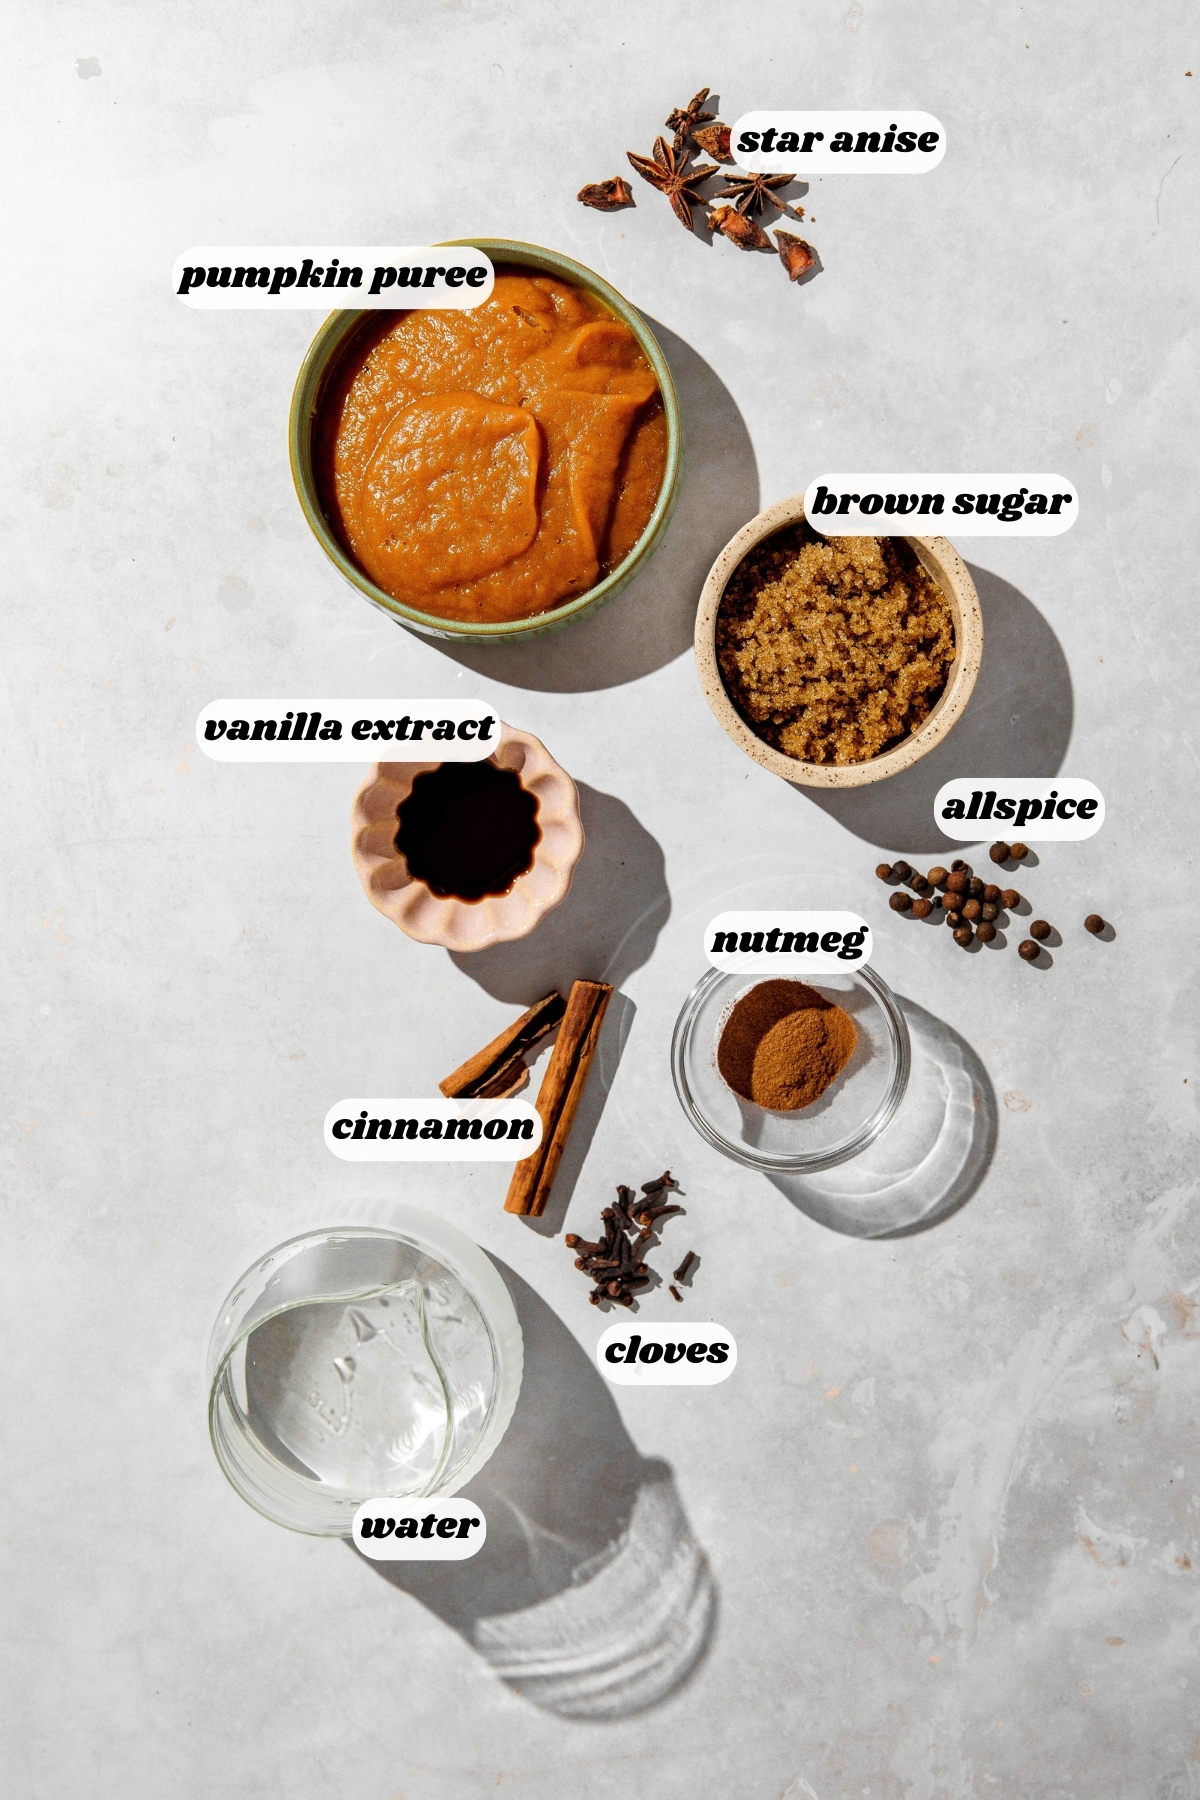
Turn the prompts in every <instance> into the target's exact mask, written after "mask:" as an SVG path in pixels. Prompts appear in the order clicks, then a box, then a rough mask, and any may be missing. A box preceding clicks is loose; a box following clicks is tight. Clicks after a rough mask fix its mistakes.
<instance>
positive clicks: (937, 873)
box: [929, 863, 950, 888]
mask: <svg viewBox="0 0 1200 1800" xmlns="http://www.w3.org/2000/svg"><path fill="white" fill-rule="evenodd" d="M949 873H950V871H949V869H943V867H942V865H941V863H939V864H938V866H937V868H936V869H930V871H929V881H930V884H931V885H932V886H933V887H939V888H944V887H945V885H946V877H947V876H948V875H949Z"/></svg>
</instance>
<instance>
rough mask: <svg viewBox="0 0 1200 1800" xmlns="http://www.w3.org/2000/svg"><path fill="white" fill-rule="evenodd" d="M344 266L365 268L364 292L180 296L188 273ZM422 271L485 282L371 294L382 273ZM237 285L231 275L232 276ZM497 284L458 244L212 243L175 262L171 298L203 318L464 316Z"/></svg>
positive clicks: (486, 264) (211, 290) (480, 258)
mask: <svg viewBox="0 0 1200 1800" xmlns="http://www.w3.org/2000/svg"><path fill="white" fill-rule="evenodd" d="M335 256H336V257H337V259H338V261H339V262H340V264H341V265H342V268H360V269H361V270H362V272H363V276H362V286H361V287H356V288H352V287H344V288H339V287H331V288H327V287H324V286H320V287H303V288H301V287H295V286H293V287H286V288H281V289H280V291H279V292H278V293H277V294H272V293H271V292H270V289H269V288H260V287H252V288H248V287H240V288H235V287H224V288H223V287H209V286H208V285H207V283H206V284H205V286H204V287H195V288H192V289H190V291H189V292H188V293H186V294H181V293H180V292H179V285H180V282H181V281H182V279H183V271H184V270H185V269H198V268H200V269H231V270H234V269H239V268H253V269H270V271H271V275H272V279H274V274H275V270H276V269H295V270H296V271H297V273H299V272H300V270H301V269H302V268H303V266H304V263H305V260H306V259H307V260H308V261H310V262H311V263H312V264H313V266H314V268H322V269H325V270H328V268H329V265H330V264H331V263H332V261H333V259H334V257H335ZM418 265H422V266H424V267H426V268H428V267H429V266H430V265H432V266H433V267H434V268H446V269H450V268H459V269H479V268H482V269H485V270H486V271H487V273H486V277H485V279H484V281H483V282H482V283H481V284H480V286H479V287H474V288H469V287H467V286H466V285H465V284H464V285H463V286H462V287H457V288H448V287H447V286H446V283H445V282H444V281H443V280H442V279H441V278H440V277H439V278H438V280H437V282H436V284H435V285H434V286H433V287H431V288H426V287H420V288H402V287H389V288H383V289H381V291H380V292H379V293H378V294H372V293H371V292H370V289H371V285H372V283H373V281H374V279H375V271H376V269H377V268H387V269H395V268H410V269H411V268H416V267H417V266H418ZM230 279H231V280H232V279H233V277H232V275H231V276H230ZM494 285H495V271H494V270H493V268H492V265H491V262H490V260H489V258H488V257H486V256H485V255H484V253H483V251H482V250H476V249H475V248H474V246H473V245H470V244H454V245H453V246H437V245H434V246H430V245H428V244H421V245H419V246H415V247H414V246H411V245H410V246H409V247H407V248H405V247H404V246H400V247H399V248H396V247H394V246H382V245H378V244H370V245H362V244H359V245H353V244H351V245H347V244H318V245H313V244H291V245H279V244H266V245H263V244H259V245H244V244H243V245H232V246H231V245H228V244H226V245H212V244H202V245H200V246H199V247H197V248H195V249H192V250H184V251H183V252H182V253H181V254H180V255H179V256H177V257H176V258H175V265H174V267H173V268H172V270H171V292H172V293H173V294H174V295H175V298H176V299H177V300H179V301H181V302H182V304H183V305H184V306H192V307H195V308H196V309H197V311H200V312H302V311H313V312H333V311H334V310H335V309H336V308H337V307H339V306H348V307H353V308H354V309H355V311H356V312H357V311H359V310H367V311H372V312H376V311H377V312H395V311H408V310H409V309H410V308H415V307H426V306H436V307H437V308H438V310H439V311H442V310H443V309H446V308H453V309H454V310H456V311H459V312H469V311H470V309H471V308H472V307H473V306H479V305H481V304H482V302H483V301H485V300H486V299H488V298H489V296H490V295H491V291H492V288H493V286H494Z"/></svg>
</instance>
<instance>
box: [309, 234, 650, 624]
mask: <svg viewBox="0 0 1200 1800" xmlns="http://www.w3.org/2000/svg"><path fill="white" fill-rule="evenodd" d="M459 245H461V246H463V247H471V248H474V249H477V250H482V251H483V252H484V254H485V255H486V256H488V257H490V258H491V260H492V262H493V263H497V262H500V263H503V262H509V263H516V264H517V265H519V266H524V267H529V268H537V269H541V270H543V271H545V272H547V273H550V274H554V275H559V276H561V277H563V278H564V279H565V280H568V281H571V282H573V283H574V285H575V286H577V287H581V288H583V289H584V290H585V292H587V293H590V294H594V295H595V296H596V298H597V299H599V300H600V301H601V302H602V303H603V304H604V305H605V306H607V307H608V309H609V311H610V312H612V313H614V314H615V315H616V317H617V318H619V319H620V320H621V321H622V323H623V324H625V325H628V326H629V329H630V330H631V331H632V332H633V334H634V336H635V337H636V338H637V341H638V347H639V348H640V350H641V351H642V354H643V355H644V356H645V357H646V360H647V361H648V362H649V364H650V366H651V368H652V369H653V370H654V374H655V379H656V380H657V382H658V388H659V393H660V394H661V395H662V401H663V412H664V415H665V417H666V421H667V461H666V466H665V468H664V469H663V479H662V486H661V487H660V488H659V492H658V499H657V500H656V502H655V505H654V511H653V512H652V513H651V515H650V518H649V520H648V521H647V523H646V527H645V530H644V531H643V532H642V535H641V536H640V537H639V539H638V541H637V543H636V544H635V545H634V546H633V548H632V549H631V550H630V552H629V554H628V556H626V557H625V559H624V560H623V561H622V562H620V563H618V565H617V567H616V568H615V569H613V570H611V571H610V573H609V574H607V575H606V576H605V577H604V579H603V581H598V582H597V583H596V585H595V586H594V587H590V588H588V590H587V592H586V593H583V594H577V595H576V597H575V598H574V599H573V600H569V601H566V602H565V603H564V604H563V605H561V606H555V607H550V608H549V609H548V610H547V611H546V612H541V613H534V614H533V615H532V616H531V617H530V618H528V619H502V620H498V621H496V622H495V623H493V624H479V623H472V622H471V621H469V620H463V619H446V618H443V617H442V616H441V615H440V614H437V613H426V612H421V611H420V610H419V608H417V607H415V606H408V605H406V604H405V602H404V601H402V600H397V599H396V598H395V597H394V596H393V595H391V594H388V593H385V591H384V590H383V588H381V587H378V586H377V585H376V584H375V582H373V581H372V580H371V578H370V576H369V575H368V574H367V573H366V572H365V570H363V569H361V568H359V566H358V564H357V563H356V562H355V561H354V559H353V558H352V557H351V556H349V555H347V553H346V551H345V550H344V549H343V548H342V546H341V544H340V543H339V542H338V539H337V535H336V533H335V532H334V531H333V530H332V529H331V528H330V525H329V522H328V520H327V519H326V517H325V514H324V512H323V511H322V509H321V504H320V499H319V496H318V490H317V483H316V478H315V474H314V471H313V458H312V434H313V426H314V424H315V422H316V417H317V412H318V408H319V404H320V399H321V390H322V386H323V384H324V381H325V377H326V375H327V373H328V371H329V369H330V367H331V365H332V364H333V363H334V361H335V359H336V357H337V354H338V352H339V351H340V349H341V348H342V345H343V344H344V343H345V341H346V339H347V338H349V337H350V336H351V334H352V333H353V332H354V331H356V330H357V329H358V327H359V324H360V322H361V321H362V320H363V319H365V318H368V317H370V316H372V313H373V309H368V308H362V307H360V308H341V309H339V310H338V311H336V312H332V313H330V314H329V316H328V318H326V319H324V320H323V321H322V323H321V325H320V326H319V327H318V329H317V332H316V335H315V336H314V337H313V340H312V342H311V343H310V345H309V347H308V349H307V351H306V352H305V355H304V360H303V362H302V363H301V364H300V370H299V373H298V374H297V376H296V382H295V386H294V387H293V389H292V399H291V406H290V410H289V414H288V460H289V462H290V465H291V471H292V484H293V486H294V487H295V490H296V497H297V499H298V500H299V502H300V509H301V511H302V512H303V514H304V517H305V519H306V520H307V522H308V526H309V529H310V531H311V532H312V534H313V536H314V537H315V538H316V540H317V542H318V544H320V546H321V548H322V550H323V551H324V552H325V554H326V556H327V557H328V558H329V560H330V562H332V563H333V565H334V567H335V568H336V569H337V571H338V573H339V574H340V575H342V576H343V577H344V578H345V580H346V581H348V582H349V583H350V585H351V587H354V588H357V589H358V591H359V593H360V594H362V595H363V596H364V598H366V599H367V600H369V601H371V603H372V605H374V606H377V607H379V608H380V609H381V611H383V612H386V613H388V614H390V615H391V617H392V618H394V619H397V620H398V621H399V622H400V623H401V624H403V625H408V626H410V627H412V628H413V629H414V630H417V631H419V632H421V633H422V634H423V635H425V636H427V637H440V638H451V639H457V640H458V641H459V642H467V643H513V642H515V641H518V640H520V639H523V638H527V637H540V636H542V635H543V634H544V633H546V632H548V631H557V630H559V629H560V628H561V627H562V626H564V625H570V624H573V623H574V621H575V620H576V619H581V618H583V617H584V616H585V614H587V613H590V612H594V611H595V610H596V609H597V608H598V607H601V606H603V605H604V604H605V603H606V601H608V600H611V599H612V598H613V596H614V595H615V594H616V593H618V592H619V591H620V589H621V588H623V587H625V586H627V585H628V583H629V582H630V581H631V580H632V579H633V576H634V575H635V574H636V573H637V570H638V569H639V568H640V566H641V564H642V563H643V562H645V561H646V560H647V559H648V558H649V557H650V556H652V555H653V553H654V551H655V550H657V549H658V547H659V545H660V543H661V542H662V539H663V536H664V534H665V532H666V529H667V526H668V524H669V523H670V519H671V514H672V513H673V512H674V510H675V505H676V502H677V500H678V498H679V488H680V482H681V477H682V474H683V417H682V413H681V411H680V407H679V396H678V394H677V393H676V391H675V383H674V380H673V379H672V376H671V370H670V366H669V364H668V362H667V359H666V356H665V355H664V354H663V350H662V347H661V345H660V344H659V342H658V339H657V338H656V337H655V335H654V332H653V331H652V330H651V328H650V326H649V325H648V324H647V323H646V321H645V320H644V319H643V317H642V315H641V313H640V312H638V310H637V308H636V307H635V306H633V305H632V303H631V302H630V301H628V300H626V298H625V296H624V295H623V294H621V293H618V291H617V289H616V288H615V287H613V285H612V283H611V282H609V281H606V280H605V278H604V277H603V276H602V275H597V274H596V272H595V270H594V269H589V268H587V267H586V265H585V264H583V263H580V262H576V261H575V259H574V258H573V257H570V256H566V255H564V254H563V252H562V251H560V250H549V249H546V248H545V247H544V246H542V245H540V244H528V243H524V242H522V241H521V240H520V239H517V238H493V237H469V238H448V239H446V240H445V242H444V244H443V245H440V246H438V247H439V248H446V249H450V248H453V247H455V246H459ZM396 311H398V312H402V311H404V308H403V307H397V308H396Z"/></svg>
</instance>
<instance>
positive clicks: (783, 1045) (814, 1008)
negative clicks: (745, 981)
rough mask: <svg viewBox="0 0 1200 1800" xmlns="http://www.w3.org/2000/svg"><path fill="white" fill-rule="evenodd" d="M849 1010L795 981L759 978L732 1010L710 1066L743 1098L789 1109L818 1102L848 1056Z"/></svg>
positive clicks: (853, 1039) (852, 1035) (852, 1033)
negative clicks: (716, 1069) (713, 1063)
mask: <svg viewBox="0 0 1200 1800" xmlns="http://www.w3.org/2000/svg"><path fill="white" fill-rule="evenodd" d="M857 1042H858V1033H857V1031H856V1030H855V1026H854V1021H853V1019H852V1018H851V1017H850V1015H849V1013H847V1012H844V1011H843V1010H842V1008H841V1007H840V1006H836V1005H835V1004H834V1003H833V1001H832V1000H827V999H826V998H825V997H824V995H823V994H819V993H818V992H817V990H816V989H815V988H811V987H808V986H806V984H805V983H804V982H802V981H760V982H759V983H758V985H757V986H756V987H752V988H751V989H750V992H749V993H748V994H743V995H742V998H741V999H740V1000H739V1001H738V1002H737V1004H736V1005H735V1006H734V1008H733V1010H732V1012H731V1013H730V1015H729V1017H728V1019H727V1020H726V1021H725V1026H724V1029H723V1030H722V1032H721V1037H720V1042H719V1043H718V1045H717V1068H718V1069H719V1070H720V1072H721V1074H722V1076H723V1077H724V1079H725V1080H726V1081H727V1082H728V1084H729V1086H730V1087H731V1088H732V1089H733V1090H734V1092H735V1093H737V1094H740V1095H741V1096H742V1098H743V1100H751V1101H753V1103H754V1104H755V1105H756V1106H761V1107H764V1108H765V1109H766V1110H768V1111H770V1112H795V1111H796V1110H797V1109H798V1108H800V1107H802V1106H811V1105H812V1103H813V1101H814V1100H818V1099H820V1097H821V1095H822V1094H823V1093H824V1092H825V1089H826V1088H827V1087H828V1086H829V1084H830V1082H832V1081H834V1080H836V1078H837V1077H838V1075H840V1074H841V1072H842V1070H843V1069H844V1068H845V1066H846V1064H847V1063H848V1062H849V1061H850V1058H851V1057H852V1056H853V1054H854V1047H855V1045H856V1043H857Z"/></svg>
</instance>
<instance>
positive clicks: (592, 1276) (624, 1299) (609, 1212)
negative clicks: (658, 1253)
mask: <svg viewBox="0 0 1200 1800" xmlns="http://www.w3.org/2000/svg"><path fill="white" fill-rule="evenodd" d="M680 1191H681V1190H680V1187H679V1183H678V1182H677V1181H676V1180H675V1179H674V1177H673V1176H672V1174H671V1171H670V1170H669V1169H667V1170H666V1171H665V1172H664V1173H663V1174H662V1175H659V1176H657V1177H656V1179H655V1180H653V1181H646V1182H643V1183H642V1191H641V1196H639V1195H638V1193H637V1191H636V1189H634V1188H631V1187H627V1186H625V1185H624V1183H622V1184H621V1185H620V1186H618V1188H617V1197H616V1200H615V1201H614V1202H613V1204H612V1205H611V1206H605V1207H602V1208H601V1211H600V1217H601V1220H602V1221H603V1225H604V1240H603V1242H602V1243H592V1242H589V1240H588V1239H587V1238H584V1237H581V1236H580V1235H579V1233H578V1232H577V1231H568V1232H567V1233H566V1235H565V1237H564V1239H563V1241H564V1243H565V1244H566V1246H567V1248H568V1250H573V1251H574V1252H575V1253H576V1254H575V1259H574V1260H575V1267H576V1268H577V1269H578V1270H579V1272H580V1273H581V1274H583V1275H586V1276H587V1277H588V1280H589V1281H591V1282H592V1283H593V1284H594V1285H593V1287H592V1291H591V1293H590V1294H589V1295H588V1300H589V1301H590V1303H591V1304H592V1305H593V1306H601V1305H606V1304H612V1305H616V1306H632V1305H633V1302H634V1296H635V1295H636V1294H640V1293H641V1292H643V1290H644V1289H646V1288H648V1287H650V1286H651V1285H652V1282H653V1278H654V1277H653V1270H652V1269H651V1268H650V1265H649V1264H648V1263H647V1262H645V1261H644V1260H643V1254H642V1253H643V1251H645V1250H646V1249H648V1248H649V1246H650V1244H651V1243H652V1241H653V1239H654V1238H655V1236H656V1234H657V1232H658V1230H659V1221H660V1220H662V1219H665V1218H669V1217H670V1216H671V1215H672V1214H673V1213H678V1212H682V1211H683V1207H682V1206H680V1205H678V1204H677V1203H676V1202H675V1201H673V1200H670V1199H668V1198H667V1195H668V1194H670V1193H679V1192H680ZM695 1260H696V1259H695V1253H694V1252H692V1251H689V1252H688V1255H687V1256H686V1257H685V1258H684V1260H683V1263H682V1264H681V1265H680V1269H678V1270H676V1275H675V1278H676V1280H677V1281H678V1280H682V1279H683V1276H684V1275H685V1274H686V1273H687V1270H688V1269H689V1268H690V1267H691V1265H692V1263H693V1262H694V1261H695ZM679 1297H680V1298H682V1296H679Z"/></svg>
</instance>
